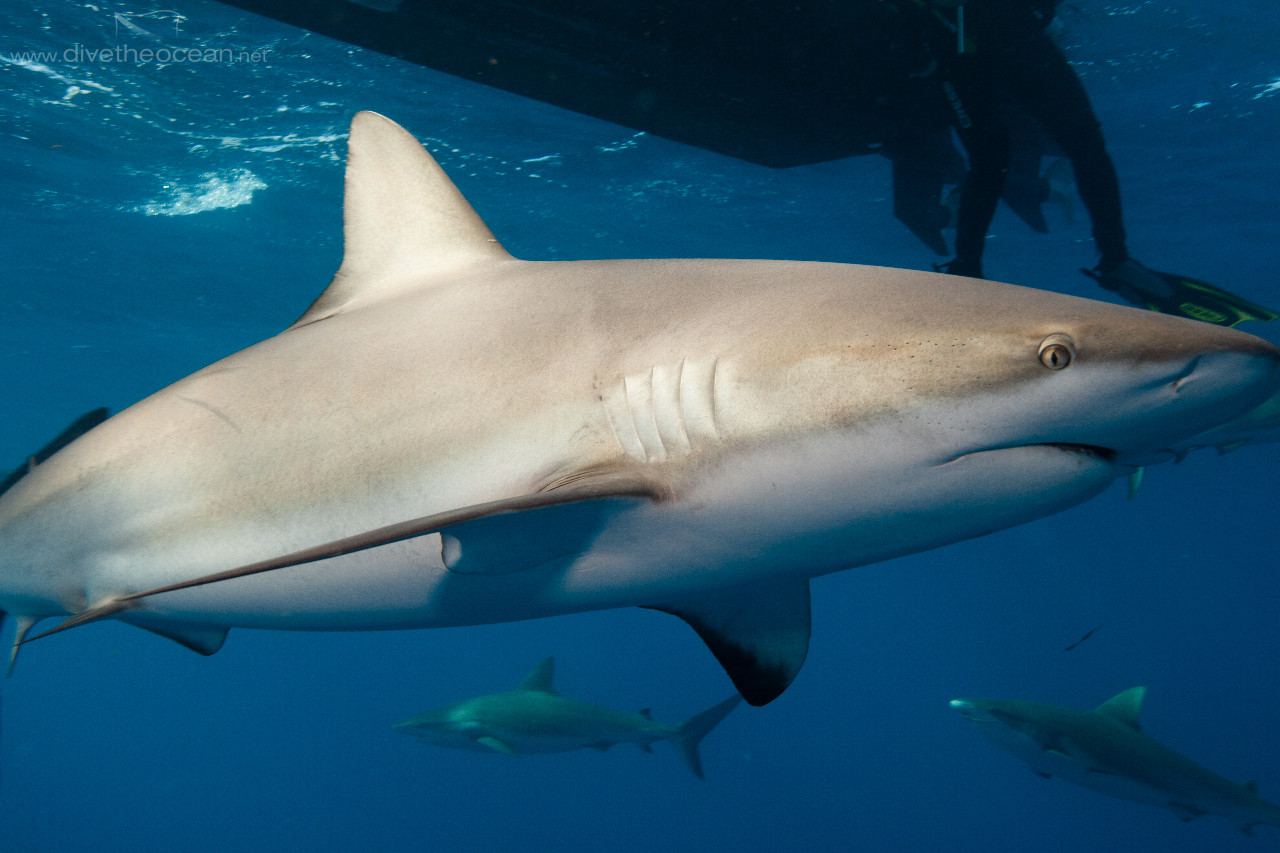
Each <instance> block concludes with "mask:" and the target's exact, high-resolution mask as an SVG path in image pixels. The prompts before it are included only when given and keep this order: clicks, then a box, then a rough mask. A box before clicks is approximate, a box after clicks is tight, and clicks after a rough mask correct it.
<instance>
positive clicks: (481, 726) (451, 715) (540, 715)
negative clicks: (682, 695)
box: [395, 658, 742, 779]
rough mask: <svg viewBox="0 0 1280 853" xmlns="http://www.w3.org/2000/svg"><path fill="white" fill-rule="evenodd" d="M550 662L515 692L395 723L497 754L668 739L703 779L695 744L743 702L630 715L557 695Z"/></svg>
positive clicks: (645, 744)
mask: <svg viewBox="0 0 1280 853" xmlns="http://www.w3.org/2000/svg"><path fill="white" fill-rule="evenodd" d="M553 667H554V659H553V658H547V659H546V660H544V661H543V662H542V663H540V664H538V665H537V666H536V667H534V670H533V672H531V673H529V676H528V677H527V678H526V679H525V680H524V681H522V682H521V683H520V686H519V687H517V688H516V689H515V690H508V691H506V692H505V693H492V694H489V695H487V696H477V697H475V698H474V699H465V700H463V701H461V702H454V703H452V704H450V705H443V706H441V707H439V708H434V709H432V710H430V711H426V712H424V713H421V714H418V715H416V716H413V717H410V718H409V719H407V720H405V721H404V722H402V723H396V726H395V727H396V728H397V729H399V730H400V731H402V732H404V733H405V734H408V735H413V736H414V737H416V738H418V739H419V740H421V741H424V742H426V743H430V744H435V745H436V746H447V747H450V748H453V749H471V750H478V751H480V752H500V753H502V754H503V755H533V754H536V753H546V752H569V751H570V750H574V749H586V748H588V747H590V748H591V749H599V750H606V749H608V748H609V747H611V746H613V745H614V744H617V743H634V744H636V745H637V746H639V747H640V748H641V749H643V750H644V751H645V752H652V751H653V750H652V749H651V745H652V744H654V743H656V742H657V741H660V740H668V741H671V745H672V746H674V747H675V748H676V751H677V752H679V753H680V756H681V757H682V758H684V761H685V763H686V764H687V765H689V769H690V770H692V771H693V774H694V775H695V776H697V777H698V778H699V779H702V778H704V777H703V775H702V759H701V758H700V757H699V756H698V744H699V743H701V742H702V739H703V738H704V737H706V736H707V734H708V733H710V731H711V730H712V729H714V728H715V727H716V726H717V725H719V723H720V721H721V720H723V719H724V718H725V717H726V716H727V715H728V713H729V712H730V711H732V710H733V709H734V708H736V707H737V705H738V703H739V702H740V701H742V700H741V699H740V698H739V697H738V696H731V697H729V698H728V699H726V700H724V701H723V702H721V703H719V704H718V705H714V706H712V707H710V708H708V709H707V710H705V711H703V712H702V713H701V714H696V715H694V716H692V717H690V718H689V719H687V720H685V721H684V722H683V723H679V724H677V725H674V726H672V725H667V724H666V723H659V722H656V721H655V720H654V719H653V718H652V717H650V716H649V712H648V710H644V711H639V712H637V713H634V714H630V713H627V712H625V711H615V710H613V709H612V708H602V707H601V706H599V705H592V704H591V703H590V702H583V701H582V700H580V699H570V698H569V697H568V696H561V695H560V694H559V693H557V692H556V689H555V687H553V686H552V684H551V679H552V672H553Z"/></svg>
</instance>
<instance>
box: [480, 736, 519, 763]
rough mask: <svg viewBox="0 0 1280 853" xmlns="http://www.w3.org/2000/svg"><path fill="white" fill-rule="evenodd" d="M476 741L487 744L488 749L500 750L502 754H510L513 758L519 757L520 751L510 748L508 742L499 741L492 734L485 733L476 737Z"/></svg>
mask: <svg viewBox="0 0 1280 853" xmlns="http://www.w3.org/2000/svg"><path fill="white" fill-rule="evenodd" d="M476 743H478V744H480V745H482V746H487V747H489V748H490V749H492V750H493V751H494V752H501V753H502V754H503V755H510V756H512V757H513V758H519V757H520V753H518V752H516V751H515V750H514V749H512V748H511V746H510V744H507V743H505V742H503V741H500V740H498V739H497V738H496V737H493V736H492V735H485V736H484V737H478V738H476Z"/></svg>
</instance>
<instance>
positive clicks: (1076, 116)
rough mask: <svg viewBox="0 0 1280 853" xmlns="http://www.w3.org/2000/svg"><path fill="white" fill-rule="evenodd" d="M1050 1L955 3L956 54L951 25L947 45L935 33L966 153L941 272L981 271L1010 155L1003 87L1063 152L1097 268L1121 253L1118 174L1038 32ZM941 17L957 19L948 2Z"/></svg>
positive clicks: (1063, 68)
mask: <svg viewBox="0 0 1280 853" xmlns="http://www.w3.org/2000/svg"><path fill="white" fill-rule="evenodd" d="M1055 5H1056V3H1055V2H1053V0H1040V2H1038V1H1037V0H969V2H967V3H964V4H963V20H964V35H965V43H966V47H965V50H964V52H963V53H961V52H959V50H958V45H957V39H956V35H955V34H954V33H951V34H949V37H950V41H949V44H948V43H947V41H945V40H943V39H939V41H938V43H937V47H936V48H935V55H936V56H937V57H938V59H939V68H938V71H937V73H938V75H939V76H938V79H939V80H940V84H941V86H942V91H943V95H944V96H945V97H946V99H947V102H948V104H949V106H950V108H951V112H952V121H953V123H954V125H955V127H956V130H957V132H958V133H959V135H960V139H961V141H962V142H963V143H964V146H965V149H966V150H967V152H968V154H969V172H968V174H967V175H966V176H965V180H964V184H963V187H962V189H961V194H960V209H959V212H958V214H957V224H956V259H955V260H954V261H952V262H951V264H950V265H949V266H948V267H947V271H948V272H952V273H955V274H957V275H969V276H975V277H979V278H980V277H982V249H983V242H984V241H985V239H986V235H987V229H988V227H989V226H990V225H991V219H992V217H993V216H994V215H995V211H996V204H997V202H998V201H999V200H1000V193H1001V190H1002V188H1003V186H1004V179H1005V174H1006V172H1007V170H1008V168H1009V163H1010V158H1011V156H1012V153H1011V142H1010V130H1009V125H1008V123H1007V121H1006V119H1005V116H1004V109H1005V107H1004V104H1003V100H1004V96H1005V93H1007V94H1008V95H1011V96H1012V97H1013V98H1014V99H1015V100H1016V101H1017V103H1018V105H1019V106H1021V107H1022V108H1023V109H1024V110H1026V112H1027V113H1029V114H1030V115H1031V116H1032V117H1033V118H1034V119H1035V120H1036V121H1037V122H1038V123H1039V124H1040V125H1041V126H1042V127H1043V128H1044V130H1045V131H1046V132H1047V133H1048V134H1049V136H1050V137H1051V138H1052V139H1053V140H1054V142H1056V143H1057V144H1058V145H1059V146H1060V147H1061V148H1062V150H1063V152H1064V153H1065V154H1066V155H1067V157H1068V159H1070V161H1071V165H1072V167H1073V168H1074V170H1075V177H1076V186H1077V187H1078V189H1079V192H1080V198H1081V200H1082V201H1083V202H1084V205H1085V207H1086V208H1087V209H1088V211H1089V216H1090V218H1091V219H1092V221H1093V238H1094V241H1095V242H1096V243H1097V246H1098V251H1099V252H1100V253H1101V256H1102V257H1101V260H1100V263H1099V268H1100V269H1102V270H1108V269H1111V268H1112V267H1114V266H1116V265H1117V264H1119V263H1121V262H1122V261H1124V260H1125V259H1126V258H1127V257H1128V252H1127V251H1126V249H1125V232H1124V223H1123V221H1122V219H1121V213H1120V188H1119V182H1118V181H1117V179H1116V170H1115V166H1114V165H1113V164H1112V162H1111V157H1110V155H1108V154H1107V149H1106V144H1105V142H1104V141H1103V138H1102V129H1101V125H1100V124H1099V122H1098V117H1097V116H1096V115H1095V114H1094V112H1093V107H1092V105H1091V104H1090V103H1089V96H1088V95H1087V94H1086V93H1085V90H1084V86H1083V85H1082V84H1081V83H1080V78H1079V77H1077V76H1076V73H1075V71H1074V70H1072V68H1071V66H1070V65H1069V64H1067V60H1066V58H1065V57H1064V56H1063V55H1062V52H1061V51H1060V50H1059V49H1058V46H1057V45H1055V44H1054V43H1053V40H1052V39H1051V38H1050V37H1049V34H1048V33H1047V32H1045V24H1047V22H1048V20H1049V19H1050V18H1051V17H1052V13H1053V7H1054V6H1055ZM945 15H946V19H947V20H949V21H951V22H953V23H954V22H955V21H956V20H957V18H956V13H955V11H954V10H947V11H946V12H945Z"/></svg>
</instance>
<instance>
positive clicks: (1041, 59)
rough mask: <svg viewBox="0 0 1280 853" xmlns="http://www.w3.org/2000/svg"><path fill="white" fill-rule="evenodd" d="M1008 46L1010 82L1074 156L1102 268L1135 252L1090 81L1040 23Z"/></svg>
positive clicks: (1004, 57)
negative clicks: (1089, 89)
mask: <svg viewBox="0 0 1280 853" xmlns="http://www.w3.org/2000/svg"><path fill="white" fill-rule="evenodd" d="M1003 47H1004V50H1002V52H1001V60H1002V62H1001V64H1002V65H1004V70H1005V74H1004V75H1003V76H1004V79H1005V80H1006V81H1007V82H1006V85H1008V87H1009V89H1010V91H1011V92H1012V93H1013V95H1014V97H1015V98H1017V100H1018V102H1019V103H1020V104H1022V106H1023V108H1024V109H1025V110H1026V111H1027V112H1028V113H1030V114H1031V116H1032V117H1033V118H1035V120H1036V121H1037V122H1039V123H1040V125H1041V126H1042V127H1044V129H1045V131H1046V132H1047V133H1048V134H1049V136H1050V137H1052V138H1053V140H1054V141H1055V142H1057V143H1058V145H1059V146H1060V147H1061V148H1062V150H1063V152H1064V153H1066V155H1067V158H1068V159H1069V160H1070V161H1071V166H1072V169H1074V171H1075V177H1076V187H1077V188H1078V189H1079V191H1080V199H1081V201H1083V202H1084V206H1085V208H1086V209H1087V210H1088V211H1089V218H1090V219H1091V220H1092V222H1093V239H1094V242H1095V243H1096V244H1097V247H1098V252H1099V253H1100V255H1101V258H1100V262H1099V269H1102V270H1108V269H1111V268H1113V267H1115V266H1117V265H1119V264H1120V263H1122V262H1123V261H1124V260H1125V259H1127V258H1128V257H1129V253H1128V251H1127V249H1126V248H1125V230H1124V220H1123V216H1122V212H1121V206H1120V182H1119V180H1118V179H1117V177H1116V169H1115V165H1114V164H1113V163H1112V161H1111V156H1110V155H1109V154H1108V153H1107V146H1106V141H1105V140H1104V138H1103V136H1102V125H1101V123H1100V122H1099V121H1098V117H1097V115H1096V114H1095V113H1094V111H1093V106H1092V104H1090V103H1089V96H1088V94H1087V93H1086V92H1085V89H1084V85H1083V84H1082V83H1081V82H1080V78H1079V77H1078V76H1076V73H1075V71H1074V70H1073V69H1072V68H1071V66H1070V65H1069V64H1068V63H1067V60H1066V58H1065V57H1064V56H1063V55H1062V52H1061V51H1060V50H1059V49H1058V46H1057V45H1055V44H1054V43H1053V40H1052V39H1050V38H1049V36H1048V34H1047V33H1045V32H1044V30H1043V29H1042V28H1040V27H1038V26H1036V27H1027V28H1023V31H1022V33H1021V37H1019V38H1017V39H1010V40H1008V42H1007V43H1006V44H1005V45H1004V46H1003Z"/></svg>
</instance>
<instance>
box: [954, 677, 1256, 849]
mask: <svg viewBox="0 0 1280 853" xmlns="http://www.w3.org/2000/svg"><path fill="white" fill-rule="evenodd" d="M1145 694H1146V688H1145V687H1134V688H1132V689H1129V690H1126V691H1124V692H1123V693H1119V694H1117V695H1115V696H1113V697H1112V698H1110V699H1108V700H1107V701H1106V702H1103V703H1102V704H1101V705H1099V706H1098V707H1097V708H1094V709H1093V710H1092V711H1080V710H1077V709H1075V708H1063V707H1060V706H1058V705H1043V704H1041V703H1039V702H1021V701H1017V700H1012V699H954V700H952V702H951V707H953V708H955V709H956V710H958V711H959V712H960V713H961V714H963V715H964V716H965V717H966V718H967V719H968V720H969V721H970V722H972V723H973V724H974V725H975V726H977V727H978V730H979V731H980V732H982V733H983V734H984V735H985V736H986V737H987V738H989V739H990V740H991V741H992V742H994V743H995V744H997V745H998V746H1000V747H1002V748H1003V749H1005V750H1007V751H1009V752H1011V753H1013V754H1014V755H1016V756H1017V757H1018V758H1021V759H1022V760H1023V761H1025V762H1027V764H1029V765H1031V769H1032V770H1034V771H1035V772H1036V773H1037V774H1038V775H1040V776H1043V777H1045V778H1048V777H1051V776H1056V777H1058V778H1059V779H1065V780H1066V781H1068V782H1074V783H1075V784H1077V785H1082V786H1084V787H1085V788H1089V789H1091V790H1094V791H1098V792H1100V793H1103V794H1107V795H1109V796H1112V797H1119V798H1120V799H1123V800H1132V801H1133V802H1136V803H1147V804H1150V805H1153V806H1162V807H1163V808H1166V809H1169V810H1171V811H1172V812H1173V813H1174V814H1176V815H1177V816H1178V817H1180V818H1181V819H1182V820H1184V821H1187V820H1191V819H1193V818H1197V817H1200V816H1201V815H1206V814H1213V815H1218V816H1220V817H1224V818H1226V819H1227V820H1229V821H1231V822H1232V823H1234V824H1236V825H1237V826H1239V827H1240V829H1242V830H1243V831H1244V832H1245V834H1246V835H1252V834H1253V830H1252V828H1253V827H1254V826H1256V825H1257V824H1260V823H1265V824H1270V825H1271V826H1280V806H1276V805H1274V804H1272V803H1269V802H1267V801H1266V800H1264V799H1262V798H1261V797H1259V796H1258V787H1257V785H1256V784H1255V783H1253V782H1231V781H1228V780H1226V779H1223V778H1222V777H1221V776H1218V775H1217V774H1215V773H1211V772H1210V771H1208V770H1206V769H1204V768H1203V767H1201V766H1200V765H1199V764H1196V763H1195V762H1194V761H1192V760H1191V759H1189V758H1187V757H1185V756H1183V755H1181V754H1179V753H1177V752H1174V751H1173V750H1172V749H1169V747H1167V746H1165V745H1163V744H1161V743H1160V742H1158V741H1155V740H1152V739H1151V738H1150V737H1148V736H1147V735H1146V734H1144V733H1143V731H1142V726H1141V725H1139V723H1138V712H1139V711H1140V710H1141V708H1142V699H1143V697H1144V696H1145Z"/></svg>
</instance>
